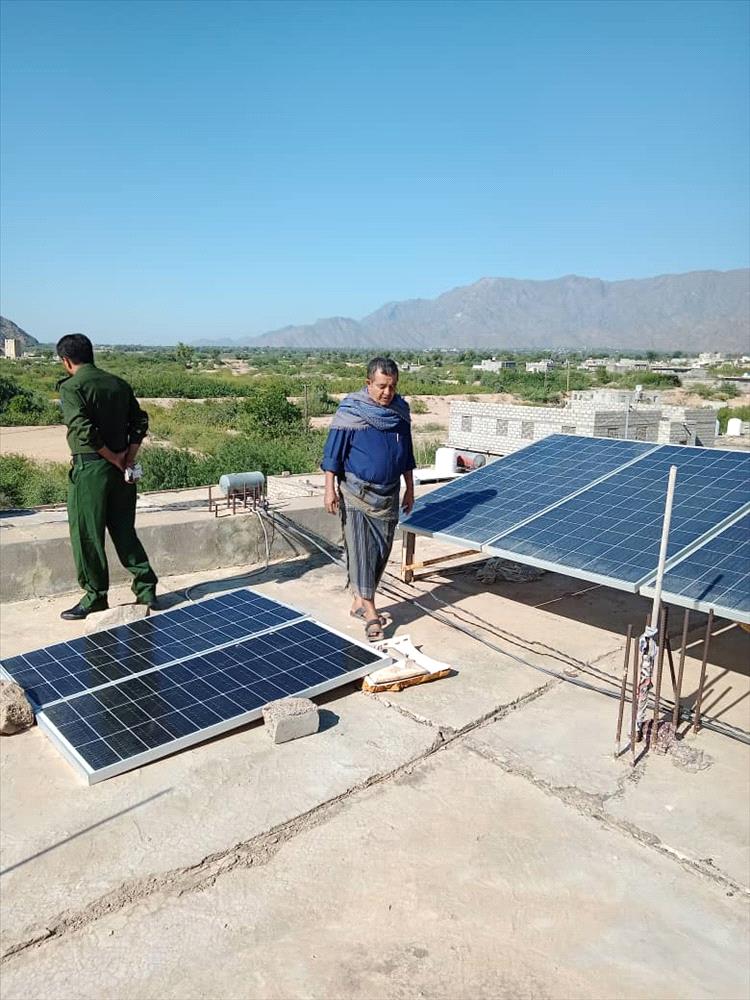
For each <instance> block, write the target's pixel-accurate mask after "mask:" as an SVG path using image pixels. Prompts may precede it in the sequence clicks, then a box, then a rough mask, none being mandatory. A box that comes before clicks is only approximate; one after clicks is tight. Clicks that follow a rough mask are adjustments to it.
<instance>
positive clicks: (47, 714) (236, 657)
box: [37, 619, 389, 784]
mask: <svg viewBox="0 0 750 1000" xmlns="http://www.w3.org/2000/svg"><path fill="white" fill-rule="evenodd" d="M387 662H389V660H388V658H387V657H385V656H384V655H383V654H382V653H379V652H377V651H376V650H374V649H373V648H372V647H369V646H364V645H363V644H361V643H358V642H355V641H353V640H351V639H349V638H348V637H346V636H343V635H341V634H339V633H338V632H335V631H333V630H332V629H329V628H327V627H326V626H324V625H321V624H320V623H318V622H314V621H312V620H310V619H304V620H301V621H298V622H297V623H296V624H295V623H293V624H288V625H284V626H282V627H280V628H279V629H277V630H276V631H273V632H268V633H265V634H264V635H260V636H256V637H254V638H250V639H245V640H243V641H241V642H237V643H234V644H232V645H231V646H228V647H225V648H224V649H219V650H214V651H211V652H208V653H206V654H204V655H202V656H194V657H192V658H190V659H187V660H184V661H182V662H181V663H175V664H172V665H169V666H166V667H159V668H156V669H154V670H152V671H151V672H150V673H147V674H143V675H141V676H140V677H130V678H126V679H123V680H120V681H117V682H115V683H113V684H111V685H110V686H109V687H106V688H103V689H100V690H98V691H94V692H90V693H85V694H81V695H77V696H75V697H72V698H69V699H67V700H66V701H62V702H58V703H57V704H55V705H51V706H49V707H48V708H46V709H45V710H44V711H43V712H41V713H40V714H39V715H38V716H37V721H38V722H39V724H40V726H42V727H43V728H44V729H45V730H46V732H47V733H48V735H49V736H50V737H51V738H52V739H53V741H54V742H55V743H56V745H57V746H58V748H59V749H60V750H61V751H62V753H63V754H64V755H65V756H66V757H67V759H68V760H69V761H70V762H71V763H72V764H73V765H74V766H75V767H76V768H77V769H78V770H79V771H80V772H81V773H82V774H83V775H84V776H85V777H86V779H87V780H88V782H89V783H90V784H92V783H94V782H96V781H101V780H103V779H105V778H110V777H112V776H114V775H116V774H119V773H121V772H122V771H126V770H130V769H132V768H134V767H139V766H141V765H142V764H145V763H148V762H150V761H153V760H156V759H158V758H159V757H163V756H166V755H167V754H171V753H174V752H175V751H176V750H181V749H184V748H186V747H189V746H191V745H193V744H195V743H198V742H202V741H203V740H206V739H209V738H210V737H212V736H216V735H218V734H219V733H222V732H226V731H227V730H229V729H233V728H236V727H237V726H241V725H244V724H245V723H248V722H251V721H253V720H254V719H257V718H259V716H260V715H261V713H262V709H263V705H265V704H266V703H267V702H269V701H274V700H276V699H278V698H284V697H288V696H291V695H296V696H305V697H311V696H314V695H316V694H320V693H322V692H323V691H327V690H329V689H330V688H333V687H338V686H340V685H342V684H345V683H347V682H348V681H351V680H355V679H357V678H359V677H362V676H364V674H366V673H369V672H370V671H371V670H373V669H374V668H375V667H377V666H379V665H382V664H383V663H387Z"/></svg>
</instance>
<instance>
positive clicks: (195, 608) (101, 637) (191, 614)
mask: <svg viewBox="0 0 750 1000" xmlns="http://www.w3.org/2000/svg"><path fill="white" fill-rule="evenodd" d="M243 603H245V604H247V605H248V611H249V610H250V609H251V608H253V607H259V608H262V609H263V610H262V611H261V612H260V615H259V616H258V615H256V616H255V620H256V621H260V620H261V619H263V620H265V619H267V618H268V616H269V615H275V616H276V617H280V620H279V621H278V622H277V623H276V624H270V625H263V624H261V625H260V627H258V626H255V627H253V628H252V630H251V631H247V630H243V629H241V628H240V630H239V633H238V627H237V625H236V623H232V622H228V621H227V620H226V619H224V620H223V621H222V619H221V618H220V615H219V614H218V613H217V611H216V610H214V609H215V608H220V607H223V608H228V610H230V611H232V610H235V609H236V608H241V607H242V604H243ZM276 608H279V609H282V610H283V611H284V612H287V615H285V616H279V615H278V612H277V611H276V610H275V609H276ZM212 617H213V618H219V620H220V621H222V625H221V627H220V626H219V625H218V624H216V623H213V622H210V623H209V624H211V626H212V627H211V630H210V631H211V632H212V633H213V634H214V636H215V638H219V633H221V641H220V642H218V643H213V644H208V645H207V644H206V642H205V641H202V640H203V639H204V638H205V635H206V633H205V631H204V632H202V633H201V634H200V635H198V634H196V633H193V634H191V635H189V636H187V637H184V638H183V640H182V642H179V641H178V643H177V644H173V645H172V647H171V648H172V650H173V651H176V652H178V655H177V656H174V655H171V654H170V655H168V656H167V655H164V654H166V649H165V648H164V647H161V648H160V647H158V646H157V647H155V648H153V649H152V651H151V655H152V659H153V660H156V661H158V662H151V663H149V662H148V661H147V660H146V658H145V656H144V655H143V654H144V649H143V644H144V643H148V641H149V640H148V639H147V638H146V636H147V635H148V633H149V632H151V633H157V637H158V634H159V633H160V632H167V633H170V632H171V633H175V632H176V631H177V630H178V629H179V630H182V631H187V630H186V629H185V628H184V626H182V625H181V622H182V621H183V620H186V619H187V620H194V621H205V620H206V619H207V618H212ZM305 617H307V616H306V615H305V614H304V613H303V612H301V611H299V610H298V609H297V608H293V607H291V605H288V604H285V603H284V602H283V601H276V600H272V599H271V598H268V597H266V596H265V595H263V594H258V593H257V592H256V591H253V590H250V589H249V588H238V589H236V590H231V591H227V592H226V593H223V594H219V595H207V596H206V597H204V598H201V599H200V600H198V601H194V602H191V603H190V604H187V605H183V606H181V607H179V608H176V609H175V610H171V611H164V612H161V613H160V614H157V615H152V616H149V617H147V618H144V619H143V620H142V621H137V622H134V623H130V624H128V625H118V626H115V627H114V628H110V629H103V630H101V631H99V632H93V633H91V635H87V636H81V637H79V638H77V639H72V640H69V641H66V642H61V643H54V644H53V645H51V646H44V647H42V648H40V649H35V650H30V651H29V652H27V653H21V654H19V655H18V656H14V657H10V658H8V657H6V658H5V659H4V660H3V661H2V663H0V677H2V678H4V679H5V680H11V681H15V682H16V683H17V684H20V686H21V687H22V688H23V689H24V692H25V693H26V695H27V697H28V698H29V700H30V701H31V703H32V705H33V707H34V708H35V709H36V710H41V709H43V708H47V707H49V706H51V705H56V704H58V703H59V702H61V701H66V700H67V699H68V698H72V697H76V696H77V695H79V694H83V693H84V692H87V691H92V690H100V689H102V688H105V687H109V686H110V685H111V684H113V683H116V682H117V681H121V680H124V679H126V678H128V677H140V676H142V675H143V674H145V673H149V672H151V671H152V670H154V669H158V667H166V666H169V665H171V664H175V663H181V662H183V661H184V660H187V659H190V658H192V657H194V656H196V655H205V654H206V653H208V652H212V651H214V650H217V649H222V648H224V647H226V646H231V645H232V644H233V643H236V642H238V641H241V640H242V639H246V638H249V637H250V636H253V635H259V634H261V633H263V632H266V631H273V630H274V629H277V628H279V627H281V626H283V625H288V624H292V623H294V622H296V621H300V620H302V619H304V618H305ZM232 633H234V634H232ZM177 638H178V640H179V635H178V637H177ZM120 646H122V647H123V648H124V650H126V651H127V653H126V655H125V656H123V653H122V652H121V651H120V652H119V655H118V656H114V651H115V650H116V649H118V650H119V647H120ZM180 647H185V648H184V649H182V650H181V652H180ZM167 648H169V647H167ZM133 651H134V652H133ZM105 658H106V659H105ZM82 660H83V661H85V665H84V664H83V663H81V661H82ZM72 663H76V664H77V665H78V666H79V669H78V670H77V671H75V672H73V671H71V667H70V664H72ZM105 667H106V671H108V672H109V674H110V676H107V675H106V673H105ZM42 670H44V671H45V673H44V674H42V673H41V671H42ZM53 674H57V678H55V677H54V676H53ZM100 675H101V676H100Z"/></svg>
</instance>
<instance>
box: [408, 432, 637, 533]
mask: <svg viewBox="0 0 750 1000" xmlns="http://www.w3.org/2000/svg"><path fill="white" fill-rule="evenodd" d="M654 447H655V446H654V445H652V444H644V443H643V442H640V441H613V440H609V439H601V438H581V437H575V436H573V435H569V434H553V435H551V436H550V437H547V438H544V439H543V440H541V441H537V442H536V443H535V444H532V445H529V447H528V448H524V449H522V450H521V451H517V452H515V454H513V455H509V456H507V457H506V458H502V459H500V460H498V461H496V462H493V463H491V464H490V465H487V466H485V467H484V468H482V469H478V470H477V471H476V472H470V473H467V475H465V476H462V477H461V478H460V479H456V480H454V481H453V482H451V483H448V484H447V485H445V486H441V487H439V488H438V489H436V490H434V491H433V492H432V493H430V494H428V495H427V496H426V497H424V498H423V499H421V500H419V501H418V502H417V503H416V504H415V506H414V510H413V511H412V513H411V514H410V515H409V516H408V517H405V518H403V519H402V521H401V527H402V528H403V529H404V530H407V531H414V532H416V533H418V534H430V535H437V536H440V537H442V538H446V539H448V540H451V541H458V542H472V543H474V544H476V545H483V544H485V543H487V542H488V541H489V540H490V539H492V538H494V537H496V536H497V535H499V534H500V533H501V532H504V531H506V530H508V529H509V528H512V527H514V526H515V525H517V524H520V523H521V522H522V521H524V520H525V519H526V518H528V517H532V516H533V515H535V514H538V513H540V511H543V510H545V509H546V508H547V507H549V506H550V505H551V504H555V503H558V502H559V501H561V500H563V499H564V498H566V497H569V496H571V494H573V493H575V492H576V491H577V490H580V489H582V488H583V487H585V486H587V485H589V484H590V483H592V482H594V481H595V480H597V479H599V478H600V477H601V476H605V475H607V474H609V473H612V472H613V471H614V470H616V469H619V468H620V467H621V466H623V465H625V464H626V463H627V462H630V461H632V460H633V459H635V458H638V457H640V456H642V455H645V454H647V453H648V452H649V451H650V450H653V449H654Z"/></svg>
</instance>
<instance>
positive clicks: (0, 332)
mask: <svg viewBox="0 0 750 1000" xmlns="http://www.w3.org/2000/svg"><path fill="white" fill-rule="evenodd" d="M6 337H8V338H10V337H15V338H16V340H20V341H21V343H22V344H23V350H24V351H28V350H29V348H31V347H36V346H37V345H38V343H39V341H38V340H36V339H35V338H34V337H32V336H31V334H30V333H26V331H25V330H22V329H21V327H20V326H16V324H15V323H14V322H13V320H11V319H6V318H5V317H4V316H0V355H3V356H4V355H5V338H6Z"/></svg>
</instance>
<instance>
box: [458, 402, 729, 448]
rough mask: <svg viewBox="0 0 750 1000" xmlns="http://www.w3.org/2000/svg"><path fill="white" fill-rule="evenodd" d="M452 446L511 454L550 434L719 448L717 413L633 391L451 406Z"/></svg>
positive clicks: (708, 408)
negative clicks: (548, 401)
mask: <svg viewBox="0 0 750 1000" xmlns="http://www.w3.org/2000/svg"><path fill="white" fill-rule="evenodd" d="M448 434H449V437H448V444H449V445H450V446H452V447H455V448H466V449H469V450H471V451H480V452H486V453H487V454H489V455H508V454H510V453H511V452H513V451H517V450H518V449H519V448H523V447H525V446H526V445H527V444H529V443H530V442H532V441H538V440H539V439H540V438H545V437H547V436H548V435H550V434H578V435H583V436H586V437H611V438H624V439H632V440H636V441H653V442H654V443H655V444H692V445H702V446H703V447H709V448H710V447H713V445H714V442H715V438H716V413H715V411H714V410H713V409H712V408H711V407H708V406H699V407H687V406H667V405H663V404H662V403H661V401H660V398H659V394H658V393H651V394H648V395H644V396H642V397H641V398H640V400H638V401H635V395H634V393H632V392H628V391H620V390H606V389H605V390H599V391H596V390H594V391H588V392H574V393H572V394H571V397H570V399H569V400H568V401H567V402H566V404H565V405H564V406H523V405H519V404H509V403H489V402H487V403H485V402H481V401H479V402H476V403H469V402H464V401H456V402H452V403H451V413H450V424H449V431H448Z"/></svg>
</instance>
